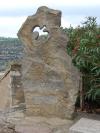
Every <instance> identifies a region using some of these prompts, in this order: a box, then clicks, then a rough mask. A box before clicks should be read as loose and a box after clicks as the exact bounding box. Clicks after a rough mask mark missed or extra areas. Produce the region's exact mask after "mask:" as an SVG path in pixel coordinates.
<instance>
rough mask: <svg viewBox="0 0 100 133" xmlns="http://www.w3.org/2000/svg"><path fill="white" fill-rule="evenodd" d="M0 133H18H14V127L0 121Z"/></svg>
mask: <svg viewBox="0 0 100 133" xmlns="http://www.w3.org/2000/svg"><path fill="white" fill-rule="evenodd" d="M0 133H18V132H16V131H15V125H13V124H11V123H8V122H4V121H0Z"/></svg>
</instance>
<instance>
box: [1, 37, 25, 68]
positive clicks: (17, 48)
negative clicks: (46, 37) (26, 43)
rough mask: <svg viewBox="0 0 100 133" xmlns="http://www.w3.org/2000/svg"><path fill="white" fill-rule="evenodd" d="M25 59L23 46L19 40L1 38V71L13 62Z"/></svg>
mask: <svg viewBox="0 0 100 133" xmlns="http://www.w3.org/2000/svg"><path fill="white" fill-rule="evenodd" d="M22 57H23V46H22V44H21V42H20V41H19V39H18V38H5V37H0V71H2V70H5V69H6V67H7V65H8V64H9V63H10V62H12V61H17V60H19V59H21V58H22Z"/></svg>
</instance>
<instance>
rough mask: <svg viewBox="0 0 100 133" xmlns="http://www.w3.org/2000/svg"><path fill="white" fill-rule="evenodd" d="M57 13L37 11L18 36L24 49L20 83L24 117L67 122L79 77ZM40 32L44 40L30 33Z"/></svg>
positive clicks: (72, 109)
mask: <svg viewBox="0 0 100 133" xmlns="http://www.w3.org/2000/svg"><path fill="white" fill-rule="evenodd" d="M60 26H61V11H58V10H53V9H49V8H47V7H40V8H38V10H37V12H36V14H35V15H32V16H29V17H28V18H27V19H26V21H25V22H24V24H23V25H22V27H21V28H20V30H19V32H18V37H19V38H20V39H21V41H22V42H23V44H24V45H25V57H24V59H23V61H22V71H23V72H22V74H23V77H22V81H23V87H24V93H25V94H24V95H25V102H26V114H27V115H42V116H58V117H62V118H64V117H66V118H71V117H72V115H73V112H74V104H75V100H76V94H77V92H78V89H79V73H78V72H77V70H75V68H74V67H73V65H72V63H71V58H70V57H69V56H68V55H67V53H66V45H67V41H68V39H67V36H66V34H65V33H64V32H63V31H62V30H61V28H60ZM36 27H39V28H40V29H42V28H44V27H45V28H44V32H47V33H48V35H47V36H39V33H38V32H34V29H35V28H36Z"/></svg>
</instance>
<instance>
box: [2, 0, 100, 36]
mask: <svg viewBox="0 0 100 133" xmlns="http://www.w3.org/2000/svg"><path fill="white" fill-rule="evenodd" d="M43 5H44V6H48V7H50V8H53V9H58V10H61V11H62V13H63V16H62V26H63V27H69V26H70V24H71V25H72V26H74V27H75V26H76V25H78V24H80V21H81V20H82V19H83V18H84V15H87V13H88V12H89V13H90V14H91V16H92V15H93V16H96V15H95V14H96V12H97V11H98V10H99V11H100V9H99V6H100V1H99V0H1V1H0V36H16V33H17V32H18V30H19V28H20V26H21V25H22V23H23V22H24V21H25V19H26V17H27V16H28V15H31V14H34V13H35V11H36V10H37V8H38V7H39V6H43ZM77 7H78V8H77ZM82 7H87V8H82ZM90 7H91V10H89V9H90ZM93 7H96V8H97V9H96V8H93ZM67 9H68V10H67ZM80 9H81V10H80ZM85 9H87V10H85ZM98 14H99V13H98ZM7 16H8V17H7ZM9 16H12V17H9ZM99 19H100V18H99Z"/></svg>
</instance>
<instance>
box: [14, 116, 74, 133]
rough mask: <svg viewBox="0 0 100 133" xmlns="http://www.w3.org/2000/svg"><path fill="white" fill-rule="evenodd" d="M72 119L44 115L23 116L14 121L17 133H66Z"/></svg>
mask: <svg viewBox="0 0 100 133" xmlns="http://www.w3.org/2000/svg"><path fill="white" fill-rule="evenodd" d="M72 123H73V121H72V120H66V119H60V118H46V117H25V118H24V119H23V120H22V119H21V120H20V121H18V122H16V123H15V125H16V126H15V130H16V131H17V132H18V133H68V131H69V127H70V126H71V125H72Z"/></svg>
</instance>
